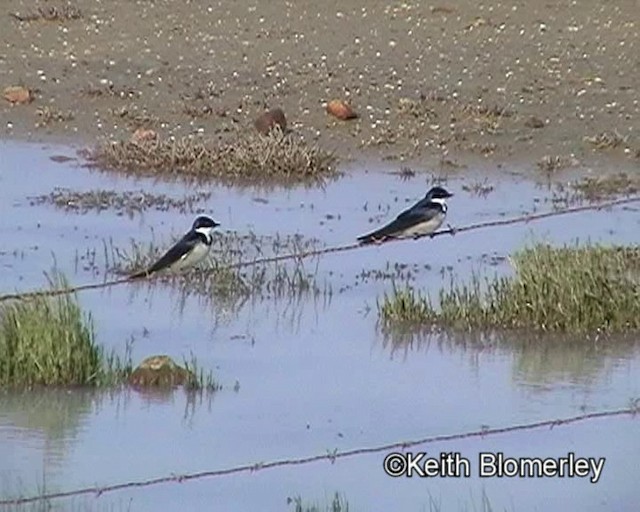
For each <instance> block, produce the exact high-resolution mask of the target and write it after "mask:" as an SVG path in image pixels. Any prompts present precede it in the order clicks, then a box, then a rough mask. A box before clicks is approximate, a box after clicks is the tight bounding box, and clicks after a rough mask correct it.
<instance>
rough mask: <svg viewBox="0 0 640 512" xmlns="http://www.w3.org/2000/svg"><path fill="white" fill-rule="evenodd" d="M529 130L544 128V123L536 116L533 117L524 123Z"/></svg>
mask: <svg viewBox="0 0 640 512" xmlns="http://www.w3.org/2000/svg"><path fill="white" fill-rule="evenodd" d="M524 125H525V126H526V127H527V128H544V121H543V120H542V119H540V118H539V117H536V116H531V117H530V118H529V119H527V120H526V121H525V122H524Z"/></svg>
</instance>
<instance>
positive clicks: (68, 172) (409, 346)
mask: <svg viewBox="0 0 640 512" xmlns="http://www.w3.org/2000/svg"><path fill="white" fill-rule="evenodd" d="M57 154H68V155H71V156H73V150H70V149H68V148H61V147H51V146H49V147H46V146H45V147H42V146H34V145H23V144H17V143H0V155H1V158H0V166H1V167H0V239H1V240H2V241H3V242H2V248H1V250H0V269H2V270H1V271H0V272H1V273H0V284H1V288H2V291H3V292H5V293H6V292H10V291H13V290H25V289H32V288H37V287H39V286H42V285H43V284H44V283H45V278H44V276H43V271H49V270H50V269H51V267H52V265H53V263H54V261H55V264H56V265H57V267H58V268H60V269H61V270H62V271H63V272H65V273H66V274H67V276H68V277H69V278H70V279H71V280H72V282H74V283H76V282H90V281H93V280H99V279H101V278H102V275H97V273H96V270H95V269H93V270H92V269H89V270H83V269H82V265H80V267H79V269H77V268H76V255H78V254H79V255H83V254H85V253H86V252H87V251H93V250H96V251H97V253H98V256H97V258H96V260H97V261H98V262H99V261H100V253H101V251H102V245H103V242H104V240H112V241H113V243H114V244H115V245H120V246H127V244H128V240H129V239H130V238H136V239H138V240H142V241H146V240H149V239H150V238H152V237H153V236H157V237H159V238H160V239H165V240H167V239H168V236H169V235H171V234H174V235H175V234H178V233H181V232H183V231H185V230H186V229H187V228H188V227H189V225H190V223H191V221H192V217H193V215H191V214H180V213H177V212H175V211H169V212H159V211H149V212H146V213H144V214H142V215H136V216H134V217H133V218H128V217H126V216H118V215H115V214H113V213H112V212H108V211H107V212H102V213H99V214H93V213H87V214H84V215H78V214H74V213H65V212H62V211H59V210H56V209H54V208H53V207H51V206H37V207H36V206H31V205H30V201H29V200H28V197H29V196H35V195H39V194H44V193H48V192H50V191H51V190H52V189H53V188H54V187H67V188H71V189H74V190H88V189H93V188H106V189H116V190H139V189H144V190H146V191H149V192H154V193H161V192H162V193H167V194H170V195H173V196H176V197H180V196H181V195H184V194H185V187H184V186H181V185H178V184H160V183H155V182H153V181H152V180H133V179H125V178H122V177H114V176H113V175H107V174H101V173H94V172H89V171H88V170H86V169H81V168H77V167H76V164H75V163H74V162H68V163H63V164H60V163H54V162H52V161H51V160H50V159H49V157H50V156H51V155H57ZM385 170H388V169H386V168H384V167H382V166H380V167H379V168H372V169H369V170H366V171H363V170H359V171H357V172H352V173H350V174H349V175H348V176H346V177H345V178H343V179H341V180H338V181H337V182H334V183H330V184H328V185H327V186H326V188H324V189H323V190H321V189H310V190H305V189H292V190H286V191H282V190H276V191H264V190H262V191H261V190H253V189H242V190H238V189H230V188H227V187H217V186H210V187H195V188H193V187H188V192H193V191H194V190H205V189H208V190H210V191H211V192H212V195H211V197H210V199H209V200H208V201H207V202H206V203H203V205H202V206H203V208H204V210H205V211H206V212H209V213H210V214H211V215H212V216H213V217H214V218H216V220H219V221H220V222H221V223H222V224H223V226H222V227H223V229H228V230H233V231H237V232H239V233H245V232H249V231H253V232H255V233H257V234H261V235H262V234H264V235H274V234H276V233H279V234H281V235H286V234H295V233H299V234H303V235H305V236H308V237H315V238H318V239H319V240H320V241H321V242H322V243H324V244H326V245H328V246H332V245H335V244H342V243H348V242H350V241H352V240H353V239H354V237H355V236H357V235H359V234H361V233H363V232H365V231H368V230H369V229H371V228H372V227H374V226H375V225H377V223H379V222H381V221H384V220H386V219H389V218H391V217H393V216H394V215H395V214H396V213H397V212H398V211H399V210H400V209H402V208H403V207H404V206H405V205H406V204H407V202H410V201H414V200H415V199H417V198H418V197H419V196H421V195H422V194H423V193H424V190H425V189H426V188H427V187H428V184H427V183H426V182H425V178H423V177H419V176H418V177H415V178H413V179H411V180H408V181H403V180H400V179H399V178H398V177H397V176H394V175H390V174H388V173H385V172H384V171H385ZM463 175H464V176H463ZM457 176H458V177H457V178H452V179H450V180H449V181H448V182H447V187H448V188H450V189H451V190H452V191H453V192H454V193H455V194H456V195H455V197H454V198H452V200H451V202H450V213H449V217H448V221H449V222H450V223H451V224H452V225H455V226H463V225H467V224H470V223H473V222H477V221H480V220H488V219H494V218H499V217H502V216H511V215H518V214H522V213H525V212H531V211H534V210H545V209H546V208H550V207H551V204H550V192H549V191H548V189H547V188H545V187H544V186H540V185H537V184H536V183H534V182H532V181H530V180H528V179H525V178H523V177H521V176H518V175H514V176H513V178H504V177H502V178H497V177H495V176H489V177H488V179H489V182H490V183H491V184H493V185H494V186H495V187H496V188H495V190H494V191H493V192H492V193H490V194H489V195H488V196H487V197H486V198H482V197H477V196H474V195H472V194H469V193H467V192H464V191H463V190H462V185H463V184H465V183H467V184H468V183H469V182H471V181H473V180H476V181H477V180H478V179H484V177H485V176H483V175H482V173H481V172H480V171H477V172H473V173H469V172H466V171H465V172H460V173H458V175H457ZM639 217H640V216H639V215H638V213H637V210H634V209H633V208H621V207H619V208H615V209H613V210H612V211H608V212H587V213H582V214H574V215H567V216H560V217H556V218H551V219H547V220H544V221H539V222H534V223H530V224H527V225H523V224H518V225H513V226H508V227H501V228H493V229H486V230H479V231H474V232H469V233H464V234H460V235H458V236H455V237H439V238H437V239H434V240H433V241H428V240H425V241H419V242H413V241H408V242H402V243H394V244H388V245H385V246H383V247H370V248H364V249H361V250H357V251H352V252H347V253H341V254H334V255H327V256H325V257H323V258H322V259H321V260H320V261H319V263H318V270H317V278H318V280H320V281H322V282H324V283H326V284H327V286H329V287H330V288H331V290H332V293H331V294H330V295H328V294H327V295H320V296H317V297H306V298H305V297H303V298H301V299H291V300H288V299H287V298H281V299H279V300H273V299H271V300H254V301H249V302H248V303H246V304H245V305H244V306H243V307H242V308H240V309H239V310H238V311H235V310H233V311H231V310H229V311H224V310H220V307H219V306H216V305H215V304H213V305H212V304H210V303H204V302H203V301H201V300H199V299H198V298H197V297H190V298H188V299H186V302H185V303H184V307H178V305H177V302H178V300H177V297H176V293H175V292H172V291H171V290H169V289H167V288H162V287H157V288H153V289H151V290H149V289H147V288H145V287H139V288H127V287H116V288H112V289H109V290H105V291H88V292H84V293H82V294H81V295H80V297H79V298H80V301H81V303H82V305H83V306H84V307H85V308H86V309H87V310H88V311H90V312H91V313H92V315H93V317H94V319H95V322H96V327H97V332H98V338H99V340H100V341H101V342H102V343H103V344H104V345H106V346H107V347H109V348H114V349H116V350H117V351H119V352H120V353H122V352H123V351H124V349H125V345H126V343H127V341H128V340H129V339H130V338H131V336H133V337H134V339H135V341H134V344H133V358H134V361H139V360H140V359H141V358H143V357H146V356H148V355H151V354H165V353H166V354H168V355H170V356H172V357H174V358H175V359H176V360H178V361H181V360H182V359H183V358H184V357H187V358H189V356H190V354H191V353H193V354H194V355H195V356H196V357H197V358H198V362H199V364H200V365H202V366H204V367H205V368H210V369H213V370H214V371H215V375H216V378H217V379H218V380H219V381H220V382H221V383H222V385H223V386H224V388H223V389H222V390H221V391H220V392H218V393H216V394H215V395H213V396H196V397H194V396H190V395H188V394H186V393H184V392H182V391H180V390H179V391H176V392H174V393H169V394H166V395H151V396H150V395H143V394H139V393H137V392H135V391H127V392H122V393H89V392H79V391H72V392H63V391H50V392H33V393H20V394H16V393H5V394H1V395H0V482H1V484H0V485H1V486H2V487H3V491H2V492H0V494H1V495H3V496H6V495H15V494H19V493H23V494H33V493H35V492H37V490H38V488H42V486H43V480H44V481H45V485H46V489H47V490H48V491H53V490H68V489H73V488H77V487H83V486H88V485H94V484H97V485H100V486H103V485H109V484H113V483H118V482H125V481H129V480H140V479H148V478H153V477H158V476H166V475H171V474H181V473H188V472H194V471H203V470H209V469H221V468H227V467H232V466H236V465H242V464H254V463H259V462H267V461H270V460H273V459H281V458H295V457H300V456H307V455H315V454H323V453H326V452H327V451H331V450H334V449H338V450H346V449H351V448H357V447H365V446H372V445H377V444H385V443H390V442H395V441H403V440H411V439H415V438H422V437H426V436H430V435H437V434H450V433H456V432H465V431H470V430H477V429H480V428H482V427H483V426H490V427H499V426H506V425H511V424H516V423H525V422H532V421H538V420H544V419H554V418H558V417H565V416H572V415H575V414H581V413H582V412H584V411H586V412H589V411H595V410H602V409H615V408H623V407H626V406H628V404H629V400H630V399H631V398H633V397H638V396H640V377H639V375H640V351H639V350H638V344H637V343H636V341H637V340H636V339H630V340H619V341H620V342H619V343H612V342H609V343H607V344H601V345H598V346H593V345H590V346H589V347H588V348H585V345H584V344H567V343H565V344H560V343H559V342H557V341H556V342H555V343H554V342H553V341H549V342H546V343H544V342H542V343H531V342H530V341H531V340H525V339H518V338H521V337H522V336H521V335H512V336H513V337H514V338H516V339H506V340H489V341H490V342H486V341H487V340H485V343H479V342H478V340H477V339H473V337H472V336H471V335H469V336H467V337H461V336H457V337H455V338H448V337H446V336H442V335H434V336H431V337H429V336H427V337H424V338H422V339H412V340H406V339H401V338H398V337H393V336H388V335H385V334H384V333H381V332H379V330H378V329H377V326H376V319H377V314H376V300H377V299H378V298H379V297H381V294H383V293H384V292H385V291H390V290H391V288H392V283H391V282H390V280H388V279H387V280H375V279H360V278H358V277H357V276H358V275H359V274H360V273H361V272H362V271H363V270H366V271H368V270H384V269H385V267H386V265H387V262H402V263H407V264H409V265H414V264H415V265H416V266H417V267H418V268H419V269H420V271H419V272H418V273H417V275H416V280H415V283H416V285H418V286H419V287H421V288H426V289H428V290H431V291H434V292H435V291H437V289H438V288H439V287H440V286H442V285H443V284H446V283H448V282H449V273H448V272H444V273H443V272H442V269H446V268H448V267H450V268H451V270H452V272H453V273H454V274H455V276H456V277H457V278H460V279H465V278H466V277H468V276H469V275H470V272H471V271H472V270H480V271H485V272H489V273H493V272H508V271H509V267H508V264H507V263H506V262H505V261H504V260H503V259H502V258H503V257H505V256H507V255H508V254H510V253H511V252H513V250H515V249H517V248H520V247H522V246H523V244H525V243H527V242H530V241H532V240H540V239H542V240H548V241H552V242H554V243H562V242H572V241H574V240H576V239H578V240H581V241H585V240H588V239H589V240H592V241H602V242H604V243H615V242H618V243H621V242H631V243H637V242H638V235H637V233H639V232H640V230H639V229H638V227H639V224H640V218H639ZM152 230H153V231H152ZM494 257H495V258H494ZM312 265H315V263H314V264H312ZM97 266H98V269H100V265H99V263H98V264H97ZM145 330H146V331H148V333H147V332H146V331H145ZM236 383H237V384H238V389H237V390H234V387H235V386H236ZM638 425H639V424H638V422H637V420H633V419H628V418H620V419H604V420H597V421H592V422H588V423H583V424H576V425H569V426H562V427H557V428H554V429H553V430H548V429H542V430H537V431H529V432H521V433H515V434H505V435H501V436H488V437H486V438H484V439H469V440H465V441H457V442H449V443H439V444H435V445H427V446H424V447H416V448H414V449H413V451H415V452H417V451H421V450H424V449H426V450H427V451H428V452H429V453H430V454H432V455H436V456H437V455H439V453H440V452H449V451H456V452H461V454H462V455H463V456H465V457H468V458H470V459H472V461H475V458H476V456H477V453H478V451H503V452H505V453H506V454H507V455H508V456H524V455H527V456H554V457H559V456H565V455H566V454H567V452H569V451H573V452H575V453H576V454H577V455H578V456H584V457H588V456H594V457H607V462H606V464H605V469H604V472H603V476H602V479H601V480H600V482H599V483H598V484H591V483H589V481H588V479H577V478H574V479H567V478H565V479H560V478H557V479H544V480H536V479H515V478H512V479H498V478H485V479H480V478H478V477H477V476H476V473H477V472H476V471H475V468H473V467H472V478H465V479H439V478H438V479H429V480H426V481H423V480H421V479H419V478H413V479H403V478H400V479H391V478H390V477H388V476H385V474H384V472H383V470H382V461H383V458H384V454H377V455H367V456H360V457H354V458H350V459H346V460H339V461H337V462H335V463H334V464H330V463H327V462H318V463H314V464H308V465H303V466H295V467H284V468H279V469H270V470H264V471H258V472H256V473H252V474H247V475H239V476H231V477H224V478H217V479H210V480H201V481H192V482H186V483H182V484H168V485H162V486H156V487H151V488H145V489H139V490H136V491H132V492H118V493H113V494H107V495H103V496H102V497H100V499H99V500H94V499H93V498H91V499H90V500H89V501H88V502H87V503H88V507H89V508H93V507H101V506H110V505H113V506H114V507H115V508H116V509H119V508H127V507H129V504H130V506H131V509H132V510H159V509H174V508H177V507H178V506H179V505H180V506H181V507H183V508H187V509H195V510H197V509H201V508H209V506H210V504H211V503H216V504H217V505H218V508H220V509H229V508H231V507H233V508H242V509H261V510H286V509H287V508H288V506H287V503H286V499H287V497H290V496H296V495H301V496H302V497H303V499H305V500H311V501H313V502H317V503H325V502H328V501H329V500H330V498H331V496H332V494H333V493H334V492H335V491H339V492H341V493H344V495H345V496H346V498H347V499H348V501H349V504H350V507H351V509H353V510H380V509H392V508H393V509H396V510H422V509H428V507H429V502H430V500H432V501H435V502H436V503H439V504H440V506H441V509H442V510H461V509H463V510H464V509H475V508H476V507H477V508H480V506H481V503H482V496H483V493H484V494H486V496H487V498H488V499H489V501H490V503H491V506H492V507H493V508H494V509H495V510H502V509H504V508H506V509H507V510H555V509H567V508H571V509H575V510H629V509H632V508H633V506H634V505H635V504H636V503H637V502H638V501H639V500H640V489H638V486H637V484H636V481H637V471H635V470H634V468H635V467H636V465H635V464H636V461H637V460H638V458H639V457H640V444H639V443H638V442H637V439H638V432H639V429H638ZM130 500H132V501H131V502H130ZM74 503H76V504H80V505H79V506H80V507H82V506H85V505H87V503H85V502H84V501H83V500H82V499H79V500H77V501H76V502H74Z"/></svg>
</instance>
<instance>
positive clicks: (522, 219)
mask: <svg viewBox="0 0 640 512" xmlns="http://www.w3.org/2000/svg"><path fill="white" fill-rule="evenodd" d="M637 201H640V196H634V197H627V198H624V199H616V200H614V201H607V202H603V203H598V204H589V205H583V206H573V207H570V208H564V209H560V210H552V211H549V212H543V213H533V214H527V215H521V216H518V217H512V218H509V219H499V220H491V221H485V222H477V223H474V224H468V225H466V226H462V227H460V228H454V227H449V228H448V229H444V230H441V231H438V232H436V233H433V234H431V235H421V236H418V237H415V239H420V238H425V237H430V238H435V237H437V236H442V235H456V234H458V233H464V232H467V231H475V230H477V229H483V228H490V227H497V226H508V225H511V224H518V223H528V222H532V221H536V220H541V219H546V218H549V217H557V216H560V215H567V214H570V213H578V212H583V211H587V210H602V209H605V208H611V207H613V206H620V205H623V204H629V203H633V202H637ZM405 240H406V239H399V238H390V239H386V240H384V241H383V242H380V243H360V242H353V243H348V244H344V245H337V246H333V247H323V248H321V249H310V250H308V251H301V252H297V253H290V254H280V255H276V256H268V257H264V258H256V259H254V260H251V261H240V262H238V263H232V264H230V265H228V266H226V267H225V268H229V269H237V268H243V267H249V266H253V265H264V264H267V263H276V262H280V261H285V260H302V259H306V258H309V257H312V256H321V255H323V254H331V253H338V252H346V251H353V250H356V249H363V248H366V247H371V246H374V247H377V246H380V245H382V244H388V243H393V242H400V241H405ZM411 240H414V239H411ZM217 270H219V269H218V268H215V267H214V268H210V269H206V270H202V271H201V272H203V273H204V274H210V273H212V272H215V271H217ZM158 277H159V275H158V274H152V275H150V276H148V277H145V278H138V279H132V278H130V277H123V278H118V279H113V280H107V281H102V282H99V283H87V284H80V285H77V286H70V287H65V288H55V289H51V290H34V291H28V292H17V293H11V294H5V295H0V302H6V301H9V300H28V299H34V298H37V297H56V296H59V295H68V294H72V293H77V292H81V291H85V290H96V289H101V288H109V287H112V286H118V285H121V284H133V283H139V282H143V281H149V280H153V279H156V278H158Z"/></svg>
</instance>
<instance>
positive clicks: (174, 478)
mask: <svg viewBox="0 0 640 512" xmlns="http://www.w3.org/2000/svg"><path fill="white" fill-rule="evenodd" d="M639 411H640V405H638V404H632V406H631V407H629V408H627V409H617V410H612V411H600V412H591V413H586V414H581V415H579V416H571V417H568V418H558V419H555V420H543V421H536V422H532V423H522V424H518V425H511V426H508V427H497V428H483V429H481V430H473V431H470V432H464V433H458V434H442V435H436V436H429V437H424V438H422V439H413V440H408V441H399V442H394V443H388V444H383V445H378V446H370V447H365V448H353V449H351V450H344V451H335V452H330V453H324V454H321V455H312V456H308V457H300V458H296V459H279V460H273V461H270V462H259V463H257V464H244V465H241V466H235V467H231V468H226V469H215V470H210V471H199V472H197V473H187V474H184V475H171V476H164V477H157V478H150V479H148V480H138V481H132V482H124V483H119V484H113V485H107V486H104V487H98V486H94V487H84V488H81V489H75V490H71V491H61V492H53V493H49V494H41V495H39V496H29V497H23V498H14V499H3V500H0V506H2V505H23V504H26V503H35V502H39V501H49V500H54V499H61V498H70V497H75V496H81V495H86V494H93V495H95V496H96V497H98V496H101V495H103V494H105V493H107V492H114V491H121V490H124V489H130V488H141V487H151V486H155V485H160V484H165V483H182V482H186V481H188V480H197V479H202V478H214V477H222V476H228V475H235V474H239V473H254V472H257V471H260V470H265V469H272V468H277V467H286V466H301V465H305V464H311V463H313V462H319V461H325V460H326V461H329V462H331V463H334V462H335V461H336V460H338V459H346V458H350V457H355V456H358V455H370V454H374V453H382V452H389V451H391V450H407V449H408V448H411V447H414V446H418V445H424V444H432V443H438V442H449V441H456V440H460V439H469V438H478V437H482V438H484V437H487V436H491V435H499V434H506V433H510V432H518V431H524V430H534V429H538V428H543V427H549V428H550V429H551V428H555V427H557V426H562V425H569V424H572V423H578V422H583V421H587V420H595V419H602V418H612V417H616V416H635V415H636V414H637V413H638V412H639Z"/></svg>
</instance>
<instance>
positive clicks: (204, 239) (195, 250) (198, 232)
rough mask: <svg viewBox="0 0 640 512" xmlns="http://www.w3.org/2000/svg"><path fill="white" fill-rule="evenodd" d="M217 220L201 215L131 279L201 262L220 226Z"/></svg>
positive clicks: (183, 267) (130, 277) (184, 267)
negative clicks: (172, 244)
mask: <svg viewBox="0 0 640 512" xmlns="http://www.w3.org/2000/svg"><path fill="white" fill-rule="evenodd" d="M219 225H220V224H219V223H217V222H216V221H215V220H213V219H211V218H209V217H205V216H200V217H198V218H197V219H196V220H195V221H194V222H193V225H192V226H191V229H190V230H189V231H188V232H187V233H186V234H185V235H184V236H183V237H182V238H181V239H180V240H178V241H177V242H176V244H175V245H174V246H173V247H171V249H169V250H168V251H167V252H166V253H164V255H163V256H162V257H161V258H160V259H159V260H158V261H156V262H155V263H154V264H153V265H151V266H150V267H149V268H148V269H146V270H143V271H141V272H137V273H135V274H132V275H130V276H129V279H139V278H141V277H147V276H150V275H151V274H154V273H156V272H158V271H160V270H165V269H167V270H172V271H180V270H184V269H186V268H189V267H192V266H194V265H196V264H198V263H200V262H201V261H202V260H203V259H204V258H205V257H206V256H207V254H208V253H209V249H210V248H211V244H212V242H213V235H212V233H213V230H214V229H215V228H216V227H217V226H219Z"/></svg>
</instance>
